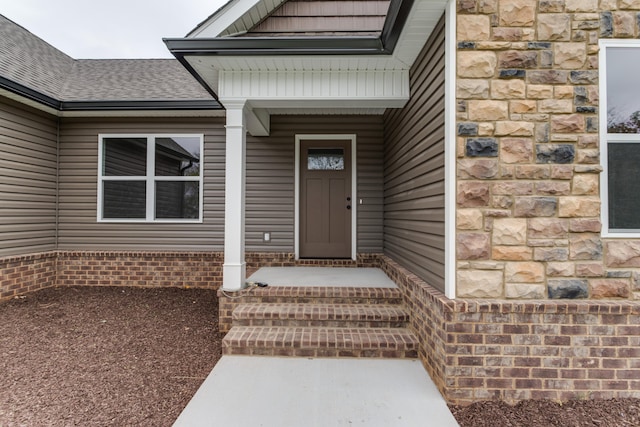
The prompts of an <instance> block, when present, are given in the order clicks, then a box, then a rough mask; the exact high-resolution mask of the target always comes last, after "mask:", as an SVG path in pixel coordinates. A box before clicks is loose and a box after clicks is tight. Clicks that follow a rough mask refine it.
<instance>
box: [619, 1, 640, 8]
mask: <svg viewBox="0 0 640 427" xmlns="http://www.w3.org/2000/svg"><path fill="white" fill-rule="evenodd" d="M618 9H630V10H640V0H618Z"/></svg>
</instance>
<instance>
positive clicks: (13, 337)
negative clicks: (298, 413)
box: [0, 288, 640, 427]
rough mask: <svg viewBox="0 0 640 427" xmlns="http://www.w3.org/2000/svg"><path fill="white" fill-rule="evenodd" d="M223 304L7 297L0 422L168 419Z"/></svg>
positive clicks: (128, 297) (104, 296) (624, 410)
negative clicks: (220, 305)
mask: <svg viewBox="0 0 640 427" xmlns="http://www.w3.org/2000/svg"><path fill="white" fill-rule="evenodd" d="M217 309H218V307H217V299H216V295H215V292H214V291H212V290H196V289H138V288H51V289H46V290H43V291H40V292H36V293H33V294H29V295H27V296H25V297H21V298H16V299H13V300H11V301H8V302H5V303H1V304H0V325H2V327H1V328H0V372H1V373H2V374H1V375H0V426H3V427H9V426H26V425H28V426H49V425H82V426H106V425H114V426H120V425H136V426H154V427H155V426H170V425H171V424H172V423H173V421H174V420H175V419H176V418H177V417H178V415H179V414H180V412H181V411H182V409H183V408H184V407H185V406H186V404H187V403H188V402H189V400H190V398H191V397H192V396H193V394H194V393H195V392H196V390H197V389H198V387H199V386H200V384H201V383H202V381H203V380H204V378H205V377H206V376H207V374H208V373H209V372H210V371H211V369H212V368H213V366H214V365H215V363H216V362H217V361H218V359H219V358H220V339H221V337H220V334H219V333H218V325H217V317H218V312H217ZM451 410H452V412H453V414H454V416H455V417H456V419H457V420H458V422H459V423H460V425H461V426H462V427H466V426H470V427H471V426H472V427H483V426H491V427H502V426H563V427H573V426H580V427H582V426H617V427H625V426H640V400H639V399H627V400H622V399H618V400H604V401H603V400H600V401H584V400H583V401H573V402H567V403H565V404H563V405H560V404H557V403H554V402H549V401H525V402H522V403H520V404H518V405H515V406H509V405H506V404H504V403H502V402H478V403H476V404H474V405H471V406H467V407H456V406H452V407H451ZM425 416H428V414H426V415H425Z"/></svg>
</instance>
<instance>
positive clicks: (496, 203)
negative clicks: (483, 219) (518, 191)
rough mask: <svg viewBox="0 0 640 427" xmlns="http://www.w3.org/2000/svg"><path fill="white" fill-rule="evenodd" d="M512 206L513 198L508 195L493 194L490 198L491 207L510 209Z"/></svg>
mask: <svg viewBox="0 0 640 427" xmlns="http://www.w3.org/2000/svg"><path fill="white" fill-rule="evenodd" d="M511 206H513V198H511V197H510V196H493V197H492V198H491V207H492V208H498V209H504V210H506V209H510V208H511Z"/></svg>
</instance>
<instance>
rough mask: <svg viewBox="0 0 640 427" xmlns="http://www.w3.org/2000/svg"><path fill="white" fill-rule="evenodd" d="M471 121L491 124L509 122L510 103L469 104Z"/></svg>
mask: <svg viewBox="0 0 640 427" xmlns="http://www.w3.org/2000/svg"><path fill="white" fill-rule="evenodd" d="M468 108H469V120H473V121H478V122H482V121H485V122H490V121H496V120H507V119H508V118H509V103H508V102H507V101H492V100H487V101H478V100H470V101H469V102H468Z"/></svg>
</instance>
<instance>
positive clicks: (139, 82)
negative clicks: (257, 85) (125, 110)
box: [0, 15, 213, 101]
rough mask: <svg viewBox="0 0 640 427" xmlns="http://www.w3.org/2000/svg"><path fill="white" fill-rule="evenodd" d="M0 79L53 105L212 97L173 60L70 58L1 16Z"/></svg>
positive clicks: (209, 98)
mask: <svg viewBox="0 0 640 427" xmlns="http://www.w3.org/2000/svg"><path fill="white" fill-rule="evenodd" d="M0 77H4V78H6V79H8V80H10V81H13V82H14V83H18V84H20V85H23V86H26V87H28V88H30V89H33V90H35V91H37V92H40V93H42V94H44V95H47V96H50V97H52V98H54V99H56V100H58V101H187V100H189V101H203V100H212V99H213V97H212V96H211V94H209V92H207V91H206V90H205V89H204V88H203V87H202V86H201V85H200V84H199V83H198V82H197V81H196V80H195V79H194V78H193V76H191V74H189V72H188V71H187V70H186V69H185V68H184V67H183V66H182V65H181V64H180V63H179V62H178V61H177V60H175V59H73V58H71V57H70V56H68V55H67V54H65V53H64V52H62V51H60V50H58V49H56V48H55V47H53V46H51V45H50V44H49V43H47V42H45V41H44V40H42V39H40V38H39V37H37V36H36V35H34V34H32V33H31V32H29V31H28V30H26V29H25V28H23V27H21V26H20V25H18V24H16V23H15V22H13V21H11V20H10V19H7V18H6V17H4V16H2V15H0Z"/></svg>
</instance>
